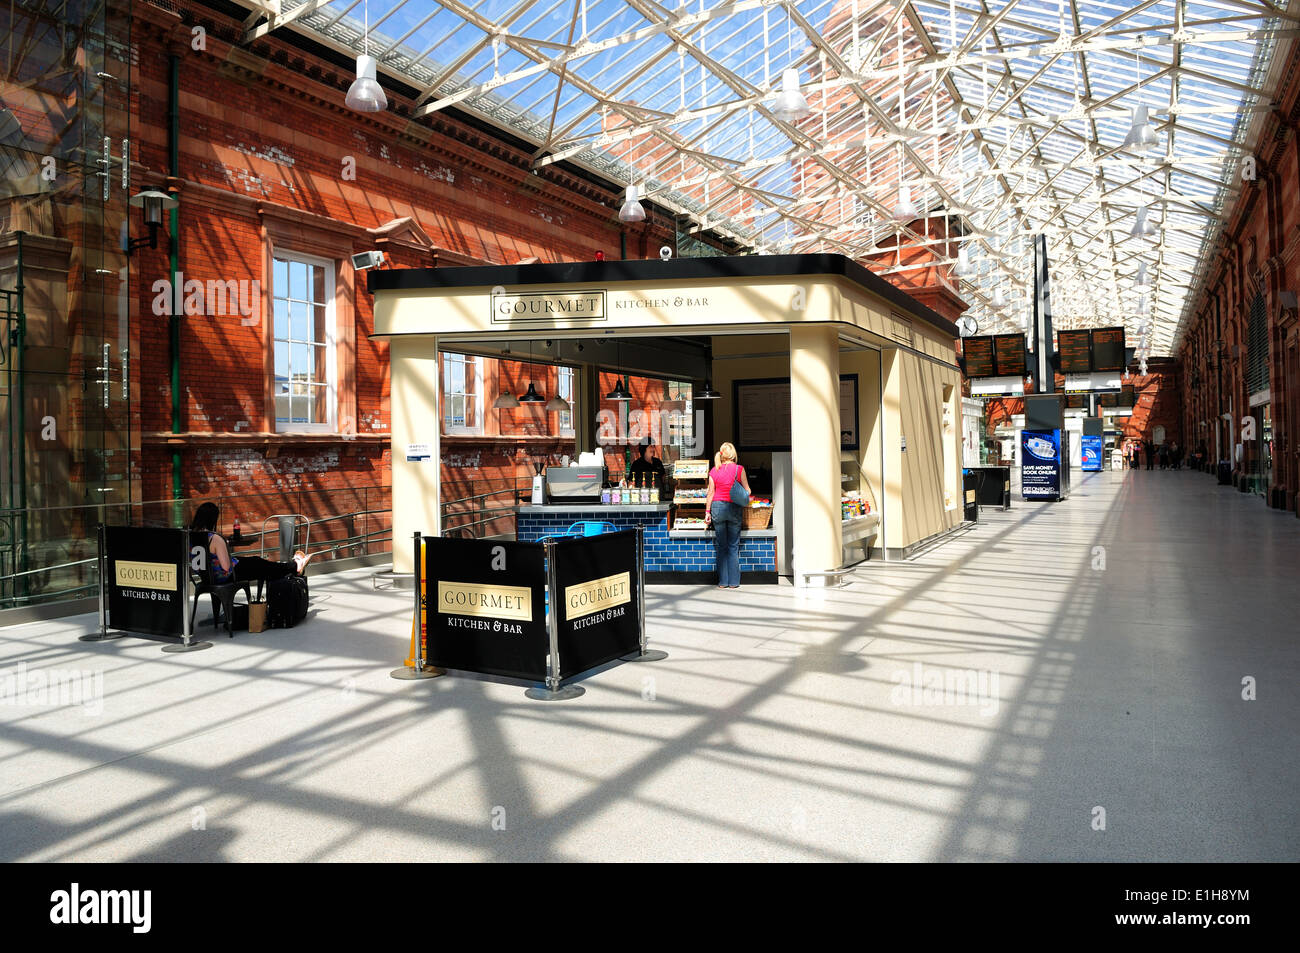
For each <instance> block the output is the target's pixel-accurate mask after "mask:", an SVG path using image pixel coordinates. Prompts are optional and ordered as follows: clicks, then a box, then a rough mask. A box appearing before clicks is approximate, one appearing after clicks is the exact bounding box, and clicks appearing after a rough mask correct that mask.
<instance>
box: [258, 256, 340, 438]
mask: <svg viewBox="0 0 1300 953" xmlns="http://www.w3.org/2000/svg"><path fill="white" fill-rule="evenodd" d="M334 268H335V265H334V262H332V261H328V260H327V259H324V258H315V257H312V256H310V255H300V254H298V253H297V252H286V251H279V250H277V251H276V253H275V261H274V266H273V271H272V274H271V321H272V340H273V342H274V343H273V345H272V347H273V348H274V351H275V369H274V371H273V376H272V380H271V388H272V392H273V393H274V395H275V429H276V432H277V433H322V432H323V433H332V432H333V431H334V430H335V429H336V427H337V410H338V367H337V364H336V361H335V357H334V349H335V341H334V337H335V334H334V321H335V319H334Z"/></svg>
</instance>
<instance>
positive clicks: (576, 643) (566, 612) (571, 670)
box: [552, 530, 641, 678]
mask: <svg viewBox="0 0 1300 953" xmlns="http://www.w3.org/2000/svg"><path fill="white" fill-rule="evenodd" d="M554 546H555V548H554V553H555V595H553V596H552V598H553V599H554V600H555V605H556V607H557V608H558V616H557V618H556V620H555V621H556V629H557V631H556V635H557V640H558V645H559V651H560V677H561V678H568V677H570V676H572V675H576V674H578V673H579V672H585V671H587V670H588V669H592V668H595V667H596V666H597V665H603V664H605V663H606V662H610V661H613V660H614V659H616V658H621V657H622V656H624V655H630V654H632V653H634V652H636V651H637V650H638V649H639V648H640V645H641V593H640V590H639V588H638V587H639V585H640V577H639V572H638V570H639V560H638V556H637V542H636V532H635V530H628V531H624V532H621V533H602V534H601V535H599V536H584V537H576V538H574V539H558V540H556V541H555V544H554Z"/></svg>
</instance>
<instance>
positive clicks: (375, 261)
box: [352, 251, 384, 271]
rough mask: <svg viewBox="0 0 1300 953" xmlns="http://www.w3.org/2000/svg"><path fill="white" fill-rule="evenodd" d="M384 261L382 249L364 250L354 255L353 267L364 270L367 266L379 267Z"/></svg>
mask: <svg viewBox="0 0 1300 953" xmlns="http://www.w3.org/2000/svg"><path fill="white" fill-rule="evenodd" d="M383 263H384V253H383V252H381V251H363V252H362V253H361V254H360V255H353V256H352V267H353V268H355V269H356V270H357V271H363V270H365V269H366V268H378V267H379V266H380V265H382V264H383Z"/></svg>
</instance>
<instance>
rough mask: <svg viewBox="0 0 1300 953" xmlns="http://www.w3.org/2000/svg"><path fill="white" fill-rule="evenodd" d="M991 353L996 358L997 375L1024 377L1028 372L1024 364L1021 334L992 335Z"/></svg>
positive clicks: (1022, 337)
mask: <svg viewBox="0 0 1300 953" xmlns="http://www.w3.org/2000/svg"><path fill="white" fill-rule="evenodd" d="M993 354H994V357H996V358H997V365H998V377H1024V376H1025V375H1026V374H1028V373H1029V368H1028V367H1026V366H1025V336H1024V335H1023V334H995V335H993Z"/></svg>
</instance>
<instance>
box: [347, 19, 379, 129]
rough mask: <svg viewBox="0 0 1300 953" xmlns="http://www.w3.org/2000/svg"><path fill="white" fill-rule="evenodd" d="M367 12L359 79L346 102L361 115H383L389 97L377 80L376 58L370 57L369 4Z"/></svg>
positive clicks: (350, 88) (349, 91)
mask: <svg viewBox="0 0 1300 953" xmlns="http://www.w3.org/2000/svg"><path fill="white" fill-rule="evenodd" d="M365 10H366V32H365V39H364V41H363V42H364V44H365V45H364V48H363V49H364V52H362V54H361V55H360V56H358V57H357V78H356V79H354V80H353V81H352V85H351V86H349V87H348V94H347V96H346V97H345V98H344V102H345V103H347V106H348V108H349V109H355V110H356V111H357V112H359V113H381V112H383V111H384V110H385V109H387V108H388V97H387V96H385V95H384V88H383V87H382V86H380V85H379V81H378V80H377V79H375V66H376V63H375V58H374V57H373V56H371V55H370V4H369V3H367V4H366V7H365Z"/></svg>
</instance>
